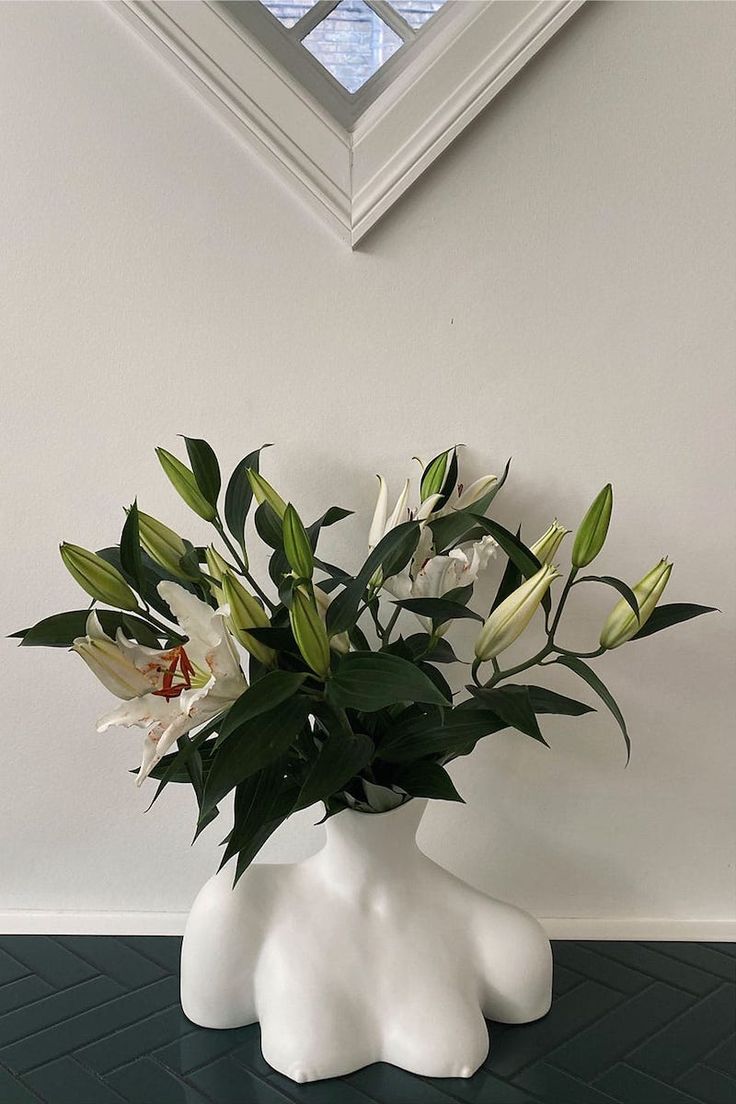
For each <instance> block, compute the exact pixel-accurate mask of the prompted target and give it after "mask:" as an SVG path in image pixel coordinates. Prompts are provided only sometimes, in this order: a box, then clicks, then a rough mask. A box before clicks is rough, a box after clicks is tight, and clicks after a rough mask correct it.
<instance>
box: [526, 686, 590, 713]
mask: <svg viewBox="0 0 736 1104" xmlns="http://www.w3.org/2000/svg"><path fill="white" fill-rule="evenodd" d="M527 690H528V691H529V698H530V700H531V703H532V709H533V710H534V712H535V713H557V714H559V715H560V716H564V717H582V716H583V714H584V713H595V709H594V708H593V706H592V705H586V704H585V702H579V701H576V700H575V698H568V697H567V696H566V695H565V694H557V693H556V692H555V691H554V690H548V689H547V687H546V686H527Z"/></svg>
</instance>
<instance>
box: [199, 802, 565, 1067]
mask: <svg viewBox="0 0 736 1104" xmlns="http://www.w3.org/2000/svg"><path fill="white" fill-rule="evenodd" d="M426 804H427V803H426V801H418V800H413V801H409V802H407V803H406V804H405V805H402V806H400V807H399V808H398V809H394V810H392V811H391V812H387V813H379V814H369V813H360V812H353V811H349V810H348V811H345V812H341V813H338V814H337V815H336V816H334V817H331V818H330V819H329V820H328V821H327V825H326V828H327V842H326V844H325V846H324V847H323V848H322V850H321V851H319V852H318V853H317V854H316V855H314V856H312V857H311V858H309V859H306V860H305V861H303V862H300V863H295V864H292V865H269V864H265V863H262V864H258V863H256V864H254V865H252V866H251V867H250V868H249V869H248V870H247V871H246V873H245V874H244V875H243V877H242V878H241V879H240V881H239V882H238V883H237V885H236V886H235V888H234V889H233V887H232V878H233V875H232V870H231V869H229V868H226V869H224V870H222V871H220V873H219V874H216V875H215V876H214V877H213V878H211V879H210V880H209V881H208V882H207V884H206V885H205V886H204V888H203V889H202V890H201V892H200V893H199V895H198V897H197V899H196V901H195V902H194V906H193V908H192V911H191V913H190V916H189V920H188V922H187V926H186V932H185V935H184V944H183V948H182V962H181V999H182V1006H183V1008H184V1012H185V1013H186V1015H187V1016H188V1017H189V1019H190V1020H192V1021H193V1022H194V1023H196V1024H199V1025H201V1026H203V1027H211V1028H212V1027H214V1028H228V1027H240V1026H242V1025H244V1024H249V1023H254V1022H255V1021H257V1020H258V1021H260V1024H261V1046H262V1050H263V1056H264V1058H265V1059H266V1061H267V1062H268V1063H269V1064H270V1065H271V1066H273V1068H274V1069H276V1070H278V1071H279V1072H280V1073H283V1074H285V1075H286V1076H287V1077H290V1078H292V1079H293V1080H294V1081H315V1080H318V1079H319V1078H323V1077H337V1076H340V1075H342V1074H347V1073H350V1072H351V1071H353V1070H356V1069H359V1068H361V1067H362V1066H366V1065H369V1064H370V1063H371V1062H391V1063H393V1064H394V1065H396V1066H401V1067H402V1068H404V1069H407V1070H411V1071H412V1072H413V1073H417V1074H422V1075H424V1076H427V1077H469V1076H470V1075H471V1074H473V1073H474V1072H475V1071H476V1070H477V1069H478V1067H479V1066H480V1065H481V1063H482V1062H483V1060H484V1059H485V1057H486V1055H487V1053H488V1031H487V1028H486V1024H485V1020H484V1017H487V1018H488V1019H491V1020H498V1021H500V1022H502V1023H526V1022H527V1021H530V1020H535V1019H538V1018H539V1017H540V1016H543V1015H544V1014H545V1013H546V1012H547V1011H548V1009H549V1006H550V1000H551V982H552V955H551V952H550V946H549V941H548V940H547V937H546V935H545V934H544V931H543V929H542V928H541V926H540V925H539V924H538V923H537V921H536V920H534V919H533V918H532V917H531V916H529V915H528V914H527V913H525V912H522V911H521V909H518V908H514V907H512V906H511V905H507V904H504V903H502V902H501V901H495V900H493V899H492V898H490V897H487V896H485V894H483V893H480V892H479V891H478V890H475V889H472V888H471V887H470V886H468V885H466V884H465V883H464V882H462V881H460V880H459V879H458V878H455V877H454V876H453V875H452V874H449V873H448V872H447V871H446V870H444V869H443V868H442V867H440V866H438V865H437V864H436V863H434V862H432V861H431V860H430V859H428V858H427V857H426V856H425V855H424V854H422V852H421V851H420V850H419V848H418V847H417V845H416V842H415V836H416V830H417V828H418V826H419V821H420V819H421V816H422V814H423V812H424V809H425V807H426Z"/></svg>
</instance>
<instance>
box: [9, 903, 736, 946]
mask: <svg viewBox="0 0 736 1104" xmlns="http://www.w3.org/2000/svg"><path fill="white" fill-rule="evenodd" d="M186 918H187V914H186V913H185V912H72V911H56V912H53V911H46V910H35V909H6V910H4V911H3V910H0V934H2V935H181V934H182V933H183V931H184V924H185V922H186ZM540 920H541V923H542V924H543V925H544V928H545V931H546V932H547V934H548V935H549V937H550V939H634V940H657V939H663V940H670V941H672V940H677V941H681V942H697V941H702V942H714V943H727V942H736V919H735V920H674V919H666V918H664V919H662V918H660V919H626V918H604V919H601V918H597V917H596V918H591V917H584V916H570V917H563V916H553V917H540Z"/></svg>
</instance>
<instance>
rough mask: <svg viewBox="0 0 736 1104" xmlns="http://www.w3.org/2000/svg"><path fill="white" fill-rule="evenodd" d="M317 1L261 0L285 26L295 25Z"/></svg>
mask: <svg viewBox="0 0 736 1104" xmlns="http://www.w3.org/2000/svg"><path fill="white" fill-rule="evenodd" d="M316 2H317V0H312V2H311V4H310V3H309V2H308V0H307V3H304V0H261V3H262V4H263V6H264V8H268V10H269V11H270V12H271V14H272V15H275V16H276V18H277V19H278V21H279V23H283V24H284V26H285V27H293V26H294V24H295V23H298V22H299V20H300V19H301V17H302V16H303V15H306V13H307V12H308V11H309V9H310V8H313V7H314V5H315V4H316Z"/></svg>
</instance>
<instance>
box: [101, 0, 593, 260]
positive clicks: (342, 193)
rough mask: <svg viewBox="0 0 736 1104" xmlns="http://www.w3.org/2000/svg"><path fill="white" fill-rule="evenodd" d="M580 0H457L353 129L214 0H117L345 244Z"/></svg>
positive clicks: (118, 9) (117, 8)
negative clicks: (441, 24) (451, 14)
mask: <svg viewBox="0 0 736 1104" xmlns="http://www.w3.org/2000/svg"><path fill="white" fill-rule="evenodd" d="M582 3H583V0H506V2H503V3H498V2H494V0H460V2H458V3H456V4H454V5H453V7H454V9H455V12H454V17H453V18H452V19H449V18H448V19H446V20H445V21H444V23H445V28H444V33H442V34H437V35H435V36H434V37H432V38H431V39H430V40H429V41H428V43H427V46H426V49H424V50H419V51H417V52H416V53H415V55H414V57H413V58H411V59H410V61H409V64H407V65H406V66H405V67H404V68H402V70H401V71H400V72H399V73H398V75H397V76H396V77H395V79H394V80H393V81H392V82H391V83H390V84H389V85H388V87H387V88H386V89H385V90H384V91H383V92H382V93H381V94H380V95H379V96H378V97H377V98H376V99H375V100H374V101H373V102H372V103H371V104H370V106H369V107H368V108H367V109H366V110H365V112H364V113H363V114H362V115H360V117H359V118H358V119H357V121H356V123H355V124H354V126H353V127H352V128H350V129H349V128H348V127H346V126H345V125H343V124H341V123H339V122H338V121H337V120H336V119H335V117H334V116H333V115H332V114H331V113H330V112H329V111H328V110H327V109H326V108H325V107H324V106H323V105H322V103H320V102H319V100H317V99H316V98H315V97H314V96H313V95H312V94H311V93H310V92H308V91H307V89H306V88H305V87H304V86H303V85H302V84H301V83H300V82H299V81H298V80H297V79H296V78H295V77H294V76H293V75H292V74H291V73H290V72H289V71H288V70H287V69H286V68H285V67H284V66H283V65H282V64H281V63H280V62H279V61H278V60H277V58H276V57H274V55H272V54H270V53H268V52H267V51H266V49H265V47H264V46H263V45H262V44H261V43H260V41H259V40H258V39H257V38H256V37H255V36H254V35H252V34H250V33H249V32H248V30H247V29H246V28H244V27H243V26H241V25H239V24H237V23H236V22H235V21H234V20H232V19H231V18H228V17H227V15H226V12H225V10H224V9H222V8H220V7H219V6H218V5H216V4H215V3H212V2H211V0H115V2H113V3H110V4H108V8H109V10H111V11H112V12H114V13H115V14H116V15H119V16H122V17H124V18H125V19H126V20H127V21H128V22H129V23H130V24H131V25H132V26H134V27H135V28H136V30H137V31H139V32H140V33H142V34H143V35H144V36H145V37H146V38H147V39H148V41H149V43H150V44H152V45H153V46H154V47H155V48H156V50H157V51H158V52H159V53H160V54H162V55H163V56H165V57H166V58H168V59H170V60H171V61H172V62H173V63H175V64H176V66H177V67H178V69H179V71H180V72H181V73H183V74H184V75H185V76H186V78H187V79H188V81H189V82H190V83H191V84H192V85H193V86H194V87H195V88H197V89H199V90H200V92H202V93H204V94H205V95H206V96H207V97H208V98H209V99H210V101H211V102H212V103H213V104H214V105H215V106H216V107H217V108H218V109H219V111H220V112H221V113H222V114H223V116H224V117H225V118H226V119H227V120H228V121H229V122H230V123H231V125H232V126H234V128H235V129H236V131H237V132H238V133H239V134H240V135H241V136H242V137H243V138H244V139H245V140H246V141H247V142H248V144H249V145H250V146H251V147H252V148H254V149H255V150H256V151H257V152H258V153H259V154H261V155H263V156H265V157H266V158H267V159H268V160H269V161H270V163H271V165H272V166H273V167H274V168H275V169H276V170H277V171H278V172H280V173H281V174H282V175H283V176H284V178H285V179H286V180H287V181H288V182H289V183H291V184H292V185H293V186H294V187H295V188H296V190H297V191H298V192H300V193H301V195H302V197H303V198H304V199H306V200H307V202H308V203H309V204H310V205H311V206H312V208H313V209H314V210H315V211H316V212H317V213H318V214H319V215H320V216H321V217H322V218H323V219H324V220H325V221H326V222H327V223H328V224H329V225H330V226H331V227H332V228H333V230H335V231H336V232H337V233H338V234H339V235H340V237H341V238H342V239H343V240H344V241H346V242H348V243H349V244H350V245H351V246H353V247H354V246H355V245H357V243H358V242H359V241H360V240H361V238H362V237H363V236H364V235H365V234H366V233H367V232H368V231H369V230H370V228H371V227H372V226H373V225H374V224H375V223H376V222H377V221H378V219H379V218H381V216H382V215H384V214H385V213H386V211H388V210H389V209H390V208H391V207H392V206H393V204H394V203H396V201H397V200H398V199H399V198H400V197H401V196H402V195H403V193H404V192H405V191H406V189H407V188H408V187H410V185H411V184H412V183H413V182H414V181H415V180H416V179H417V178H418V177H419V176H420V175H421V173H422V172H424V170H425V169H426V168H428V167H429V165H431V164H432V162H433V161H434V160H435V159H436V158H437V157H438V156H439V155H440V153H442V151H443V150H444V149H446V148H447V146H448V145H449V144H450V142H452V141H453V139H454V138H456V137H457V136H458V134H460V133H461V132H462V131H463V130H464V129H465V127H466V126H467V125H468V123H470V122H471V121H472V120H473V119H474V118H475V117H476V115H477V114H478V113H479V112H480V111H482V109H483V108H484V107H486V105H487V104H489V103H490V101H491V100H492V99H493V98H494V96H496V95H497V94H498V93H499V92H500V91H501V89H502V88H503V87H504V86H505V85H506V84H507V83H508V81H509V80H511V78H512V77H513V76H515V74H516V73H518V72H519V70H520V69H521V68H522V67H523V66H524V65H525V64H526V63H527V62H528V61H529V60H530V59H531V58H532V57H533V56H534V54H536V53H537V51H538V50H540V49H541V47H542V46H543V45H544V44H545V43H546V42H547V41H548V40H549V39H550V38H551V37H552V35H554V34H555V33H556V31H558V30H559V29H560V27H562V26H563V25H564V24H565V23H566V22H567V20H568V19H569V18H570V17H571V16H572V15H573V14H574V13H575V11H577V9H578V8H579V7H580V6H581V5H582Z"/></svg>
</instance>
